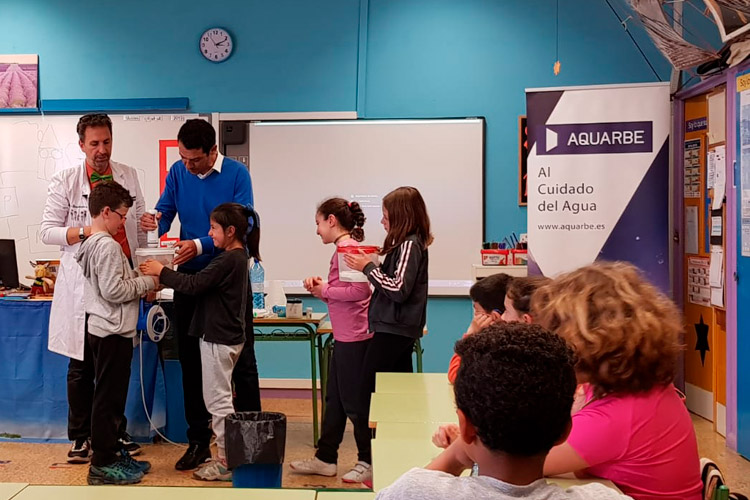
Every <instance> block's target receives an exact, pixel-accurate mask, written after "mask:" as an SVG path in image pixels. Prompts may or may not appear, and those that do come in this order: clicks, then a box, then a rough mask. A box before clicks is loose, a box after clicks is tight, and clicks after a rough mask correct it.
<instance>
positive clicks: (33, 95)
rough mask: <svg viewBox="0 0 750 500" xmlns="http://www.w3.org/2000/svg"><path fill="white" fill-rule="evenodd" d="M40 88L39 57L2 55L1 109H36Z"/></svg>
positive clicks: (0, 67)
mask: <svg viewBox="0 0 750 500" xmlns="http://www.w3.org/2000/svg"><path fill="white" fill-rule="evenodd" d="M38 88H39V56H37V55H36V54H0V109H2V108H31V109H33V108H36V107H37V102H38V96H39V91H38V90H37V89H38Z"/></svg>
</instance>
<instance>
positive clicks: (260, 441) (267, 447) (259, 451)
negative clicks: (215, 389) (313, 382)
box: [224, 411, 286, 488]
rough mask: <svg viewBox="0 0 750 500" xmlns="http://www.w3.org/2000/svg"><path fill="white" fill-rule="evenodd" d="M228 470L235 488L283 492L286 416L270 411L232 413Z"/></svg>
mask: <svg viewBox="0 0 750 500" xmlns="http://www.w3.org/2000/svg"><path fill="white" fill-rule="evenodd" d="M225 426H226V427H225V430H224V436H225V446H226V454H227V467H228V468H229V469H230V470H232V486H234V487H235V488H281V472H282V464H283V463H284V451H285V450H286V415H284V414H283V413H275V412H269V411H245V412H238V413H232V414H231V415H229V416H228V417H227V418H226V420H225Z"/></svg>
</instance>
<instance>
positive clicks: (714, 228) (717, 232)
mask: <svg viewBox="0 0 750 500" xmlns="http://www.w3.org/2000/svg"><path fill="white" fill-rule="evenodd" d="M721 223H722V218H721V216H720V215H719V216H714V217H711V236H721V234H722V231H721Z"/></svg>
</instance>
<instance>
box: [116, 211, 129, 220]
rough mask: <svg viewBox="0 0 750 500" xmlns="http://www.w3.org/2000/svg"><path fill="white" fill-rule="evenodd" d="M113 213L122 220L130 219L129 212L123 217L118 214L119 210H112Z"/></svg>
mask: <svg viewBox="0 0 750 500" xmlns="http://www.w3.org/2000/svg"><path fill="white" fill-rule="evenodd" d="M112 213H113V214H117V215H119V216H120V219H123V220H124V219H127V218H128V213H127V212H125V214H124V215H123V214H121V213H120V212H118V211H117V210H112Z"/></svg>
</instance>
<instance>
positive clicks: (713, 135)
mask: <svg viewBox="0 0 750 500" xmlns="http://www.w3.org/2000/svg"><path fill="white" fill-rule="evenodd" d="M726 127H727V122H726V103H725V99H724V92H723V91H722V92H719V93H717V94H713V95H710V96H708V143H709V144H716V143H717V142H722V141H723V140H724V139H725V138H726Z"/></svg>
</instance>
